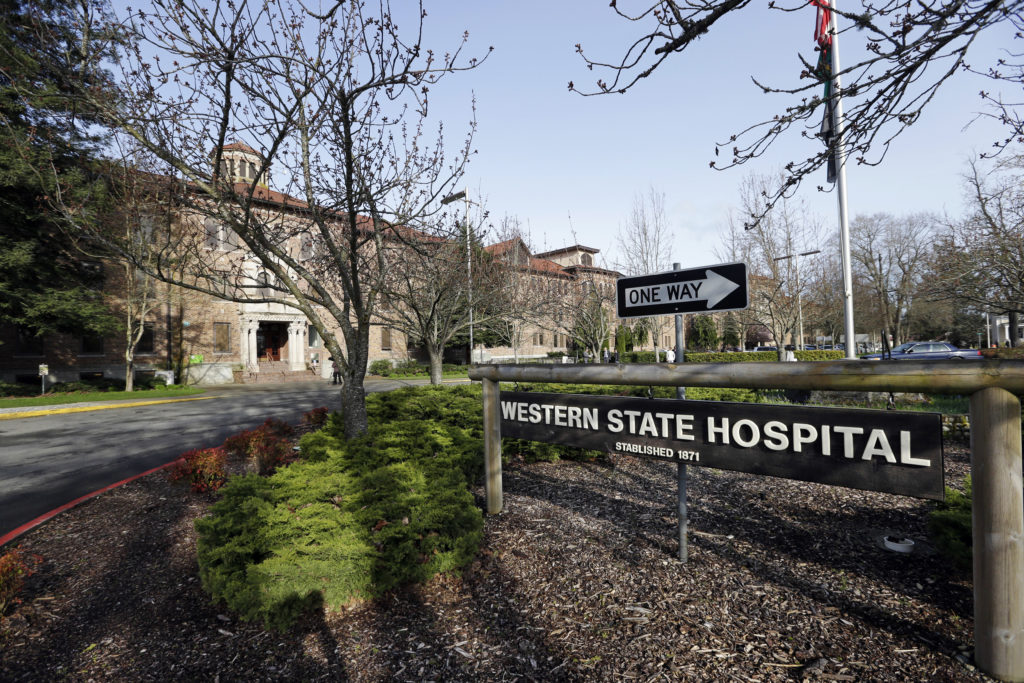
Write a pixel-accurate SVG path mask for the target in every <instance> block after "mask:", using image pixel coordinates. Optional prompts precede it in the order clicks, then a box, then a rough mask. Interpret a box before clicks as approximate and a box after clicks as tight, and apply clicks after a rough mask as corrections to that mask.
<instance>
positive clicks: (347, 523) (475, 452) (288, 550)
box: [196, 387, 483, 628]
mask: <svg viewBox="0 0 1024 683" xmlns="http://www.w3.org/2000/svg"><path fill="white" fill-rule="evenodd" d="M367 411H368V415H369V422H370V424H369V429H368V432H367V434H365V435H364V436H362V437H359V438H357V439H350V440H346V439H345V438H344V436H343V434H344V430H343V429H341V427H340V424H338V422H337V420H336V419H335V416H334V415H333V414H332V416H331V418H329V419H328V421H327V425H326V426H325V428H324V429H322V430H320V431H319V432H316V433H314V434H307V435H305V436H304V437H303V438H302V439H301V441H300V447H301V450H302V454H303V456H304V457H303V459H302V460H300V461H298V462H296V463H293V464H291V465H290V466H288V467H285V468H281V469H279V470H277V472H275V473H274V474H273V475H271V476H270V477H266V478H262V477H257V476H255V475H250V476H246V477H239V478H235V479H233V480H232V481H231V482H230V483H229V484H228V485H227V486H226V487H225V488H224V489H223V495H222V498H221V500H220V501H218V502H217V503H216V504H215V505H214V506H213V509H212V511H211V514H210V516H208V517H206V518H204V519H201V520H199V521H197V522H196V528H197V530H198V532H199V566H200V577H201V579H202V582H203V586H204V587H205V588H206V590H207V591H209V592H210V594H211V595H212V596H213V597H214V599H216V600H223V601H224V602H225V603H227V605H228V606H229V607H231V608H232V609H234V610H235V611H237V612H238V613H239V614H240V615H241V616H242V617H243V618H245V619H256V620H260V621H262V622H264V623H265V624H266V625H267V626H270V627H274V628H287V627H288V626H289V625H290V624H291V623H293V622H294V620H295V619H296V618H298V617H299V616H300V615H301V614H302V613H303V612H305V611H306V610H309V609H311V608H315V607H318V606H321V605H327V606H329V607H338V606H341V605H345V604H347V603H350V602H352V601H355V600H360V599H366V598H372V597H375V596H378V595H381V594H382V593H384V592H386V591H389V590H391V589H393V588H396V587H398V586H401V585H405V584H409V583H414V582H421V581H425V580H427V579H429V578H430V577H431V576H433V575H434V574H437V573H439V572H448V571H455V570H458V569H459V568H460V567H462V566H464V565H466V564H467V563H468V562H470V561H471V560H472V559H473V557H474V556H475V554H476V552H477V548H478V547H479V544H480V539H481V535H482V528H483V517H482V514H481V512H480V510H479V508H477V506H476V505H475V503H474V500H473V496H472V494H471V493H470V492H469V485H470V483H471V482H473V481H476V479H477V478H478V477H479V476H480V473H481V470H482V463H483V457H482V453H483V441H482V431H483V430H482V424H481V423H482V418H481V404H480V390H479V388H476V387H418V388H410V389H404V390H400V391H395V392H389V393H386V394H374V395H372V396H369V397H367ZM467 412H469V413H470V415H469V416H467V415H466V413H467Z"/></svg>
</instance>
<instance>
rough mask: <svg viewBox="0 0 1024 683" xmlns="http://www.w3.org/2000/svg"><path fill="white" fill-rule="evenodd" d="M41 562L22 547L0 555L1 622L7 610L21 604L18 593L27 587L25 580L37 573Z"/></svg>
mask: <svg viewBox="0 0 1024 683" xmlns="http://www.w3.org/2000/svg"><path fill="white" fill-rule="evenodd" d="M39 562H41V558H40V557H38V556H37V555H26V554H25V553H24V552H23V551H22V549H21V547H17V548H11V549H10V550H8V551H7V552H5V553H4V554H3V555H0V622H2V621H3V617H4V613H5V612H6V611H7V609H8V608H9V607H10V606H11V605H14V604H17V603H18V602H20V599H19V598H18V593H20V592H21V589H22V588H23V587H24V586H25V579H27V578H28V577H30V576H32V574H33V573H35V568H36V566H37V565H38V564H39Z"/></svg>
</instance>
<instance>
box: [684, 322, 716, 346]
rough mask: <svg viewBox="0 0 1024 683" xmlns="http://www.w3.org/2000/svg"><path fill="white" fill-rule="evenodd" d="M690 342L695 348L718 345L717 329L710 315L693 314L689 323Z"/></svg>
mask: <svg viewBox="0 0 1024 683" xmlns="http://www.w3.org/2000/svg"><path fill="white" fill-rule="evenodd" d="M689 341H690V343H689V344H688V345H689V346H692V347H693V348H695V349H702V350H707V349H714V348H717V347H718V330H717V329H716V328H715V321H714V320H712V319H711V316H710V315H697V316H694V318H693V322H692V323H691V325H690V340H689Z"/></svg>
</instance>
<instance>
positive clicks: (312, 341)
mask: <svg viewBox="0 0 1024 683" xmlns="http://www.w3.org/2000/svg"><path fill="white" fill-rule="evenodd" d="M307 329H308V334H309V345H310V346H312V347H313V348H320V347H321V346H323V345H324V344H323V341H321V339H320V333H319V332H317V331H316V328H315V327H313V326H312V325H308V326H307Z"/></svg>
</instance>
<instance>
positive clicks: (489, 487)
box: [483, 379, 504, 515]
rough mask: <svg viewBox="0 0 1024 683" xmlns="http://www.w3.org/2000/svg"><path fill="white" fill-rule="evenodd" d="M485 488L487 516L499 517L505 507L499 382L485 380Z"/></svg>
mask: <svg viewBox="0 0 1024 683" xmlns="http://www.w3.org/2000/svg"><path fill="white" fill-rule="evenodd" d="M483 393H484V488H485V489H486V492H487V514H489V515H497V514H500V513H501V510H502V507H503V506H504V501H503V495H502V486H501V413H500V412H499V410H500V406H499V396H500V392H499V390H498V382H496V381H493V380H489V379H484V380H483Z"/></svg>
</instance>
